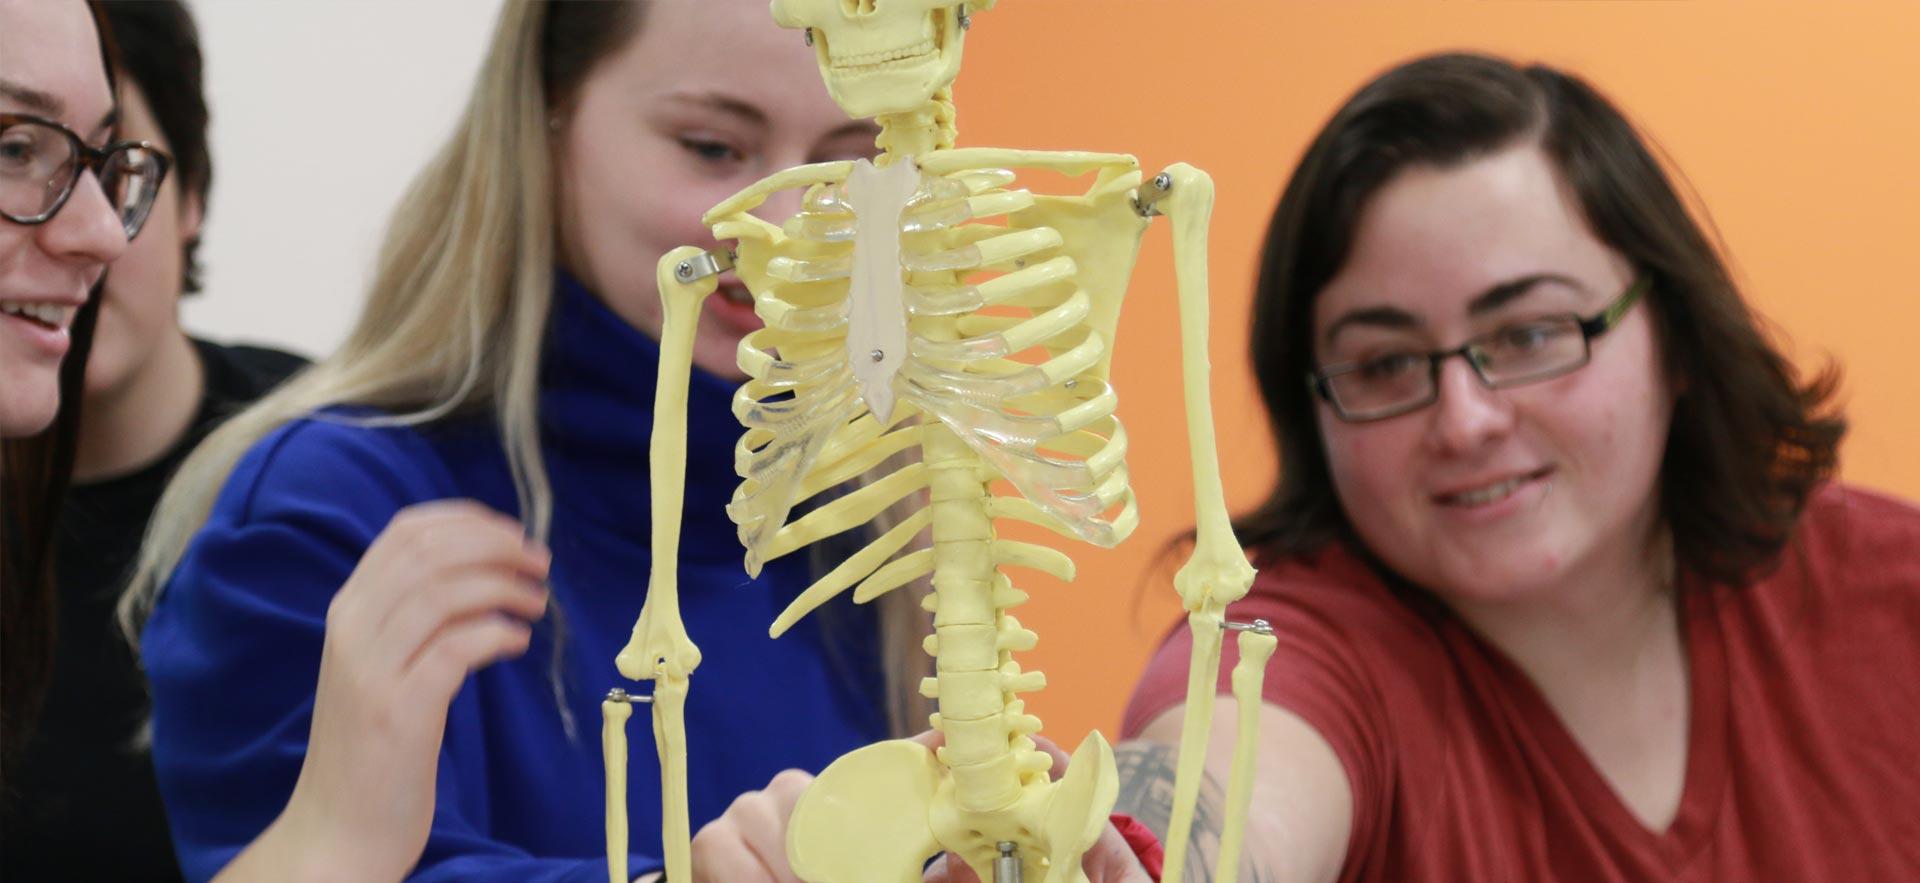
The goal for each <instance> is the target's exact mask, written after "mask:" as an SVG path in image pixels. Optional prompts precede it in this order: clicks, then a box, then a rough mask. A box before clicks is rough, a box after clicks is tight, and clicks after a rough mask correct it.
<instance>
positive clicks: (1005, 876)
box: [993, 840, 1020, 883]
mask: <svg viewBox="0 0 1920 883" xmlns="http://www.w3.org/2000/svg"><path fill="white" fill-rule="evenodd" d="M994 846H995V847H997V848H999V850H1000V857H999V858H996V859H994V860H993V883H1020V856H1018V855H1015V854H1014V852H1013V850H1014V847H1015V844H1014V842H1013V841H1011V840H1002V841H1000V842H999V843H996V844H994Z"/></svg>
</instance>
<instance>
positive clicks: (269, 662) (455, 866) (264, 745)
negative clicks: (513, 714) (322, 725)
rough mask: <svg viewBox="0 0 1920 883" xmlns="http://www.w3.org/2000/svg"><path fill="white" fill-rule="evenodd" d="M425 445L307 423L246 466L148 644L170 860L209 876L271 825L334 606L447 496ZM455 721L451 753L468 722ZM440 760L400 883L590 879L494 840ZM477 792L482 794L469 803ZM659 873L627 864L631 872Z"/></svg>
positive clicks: (566, 861)
mask: <svg viewBox="0 0 1920 883" xmlns="http://www.w3.org/2000/svg"><path fill="white" fill-rule="evenodd" d="M439 468H440V467H439V463H438V460H437V458H435V457H434V455H433V453H432V451H431V449H430V448H427V446H426V444H425V442H424V441H422V440H420V439H419V438H418V437H417V436H414V435H411V434H401V433H397V432H388V431H384V430H371V429H367V428H364V427H355V426H346V425H341V424H337V423H320V422H305V423H299V424H295V425H293V426H292V427H289V428H287V429H283V430H281V431H280V432H277V433H275V434H273V435H271V436H269V437H268V438H267V439H266V440H265V441H263V442H261V443H260V444H259V445H257V446H256V447H255V449H254V450H253V451H252V452H250V453H249V454H248V455H247V456H246V457H245V458H243V459H242V461H241V463H240V465H239V466H238V467H236V469H235V471H234V473H233V475H232V476H231V477H230V478H229V480H228V483H227V486H226V487H225V488H224V489H223V491H222V493H221V494H220V496H219V499H218V500H217V502H216V503H215V506H214V510H213V512H212V515H211V517H210V518H209V519H208V521H207V524H206V526H205V527H204V528H203V529H202V530H201V531H200V532H199V533H198V534H197V535H196V536H195V538H194V539H193V541H192V543H191V544H190V545H189V547H188V550H187V553H186V555H185V556H184V557H183V558H182V560H181V562H180V565H179V567H178V568H176V570H175V571H174V574H173V576H172V578H171V579H170V580H169V582H168V583H167V586H166V588H165V590H164V592H163V593H162V595H161V597H160V599H159V603H158V604H157V605H156V607H155V609H154V612H153V616H152V618H151V619H150V620H149V622H148V624H147V627H146V630H145V632H144V633H143V636H142V652H143V656H144V659H145V662H146V667H147V671H148V674H149V677H150V679H151V683H152V689H153V706H154V712H153V758H154V767H155V772H156V775H157V776H158V779H159V783H160V789H161V793H162V796H163V798H164V800H165V803H166V807H167V816H168V820H169V824H170V826H171V828H172V832H173V838H174V843H175V848H176V850H177V852H178V856H179V859H180V863H181V868H182V871H183V872H184V874H185V876H186V878H187V879H189V880H206V879H209V878H211V877H212V876H213V875H214V874H216V873H218V872H219V870H220V869H221V868H222V867H224V866H225V865H226V864H227V863H228V862H230V861H232V859H233V858H234V856H236V855H237V854H238V853H239V852H240V850H242V849H243V848H245V846H246V845H247V844H248V843H249V842H251V841H252V840H253V839H254V838H255V837H257V836H259V834H260V832H262V831H263V830H265V829H266V827H267V825H268V824H269V823H270V822H272V821H273V819H274V818H275V817H277V816H278V815H279V814H280V811H281V810H282V808H284V807H285V805H286V801H287V798H288V797H289V796H290V795H291V794H292V793H293V786H294V783H295V781H296V780H297V779H298V777H299V773H300V767H301V763H302V760H303V758H304V757H305V756H306V751H307V739H308V734H309V729H310V726H311V722H312V716H313V702H314V689H315V686H316V683H317V681H318V676H319V669H320V653H321V646H322V638H323V635H324V631H325V623H326V611H327V606H328V604H329V603H330V602H331V600H332V598H333V594H334V592H335V591H337V590H338V589H339V587H340V586H341V585H342V584H343V583H345V582H346V579H347V577H348V575H349V574H351V573H352V572H353V568H354V566H355V564H356V563H357V562H358V561H359V558H360V556H361V554H362V553H363V552H364V551H365V550H366V549H367V547H368V546H369V545H370V544H371V543H372V542H373V539H374V537H376V536H377V535H378V534H379V533H380V531H381V530H383V529H384V528H385V527H386V525H387V522H389V521H390V520H392V518H393V516H394V515H395V514H396V513H398V512H399V511H400V510H401V509H402V508H405V507H406V506H408V505H412V504H414V503H419V502H425V501H428V500H434V499H442V498H446V497H449V496H452V495H453V493H452V489H453V485H452V482H451V481H450V480H445V479H444V477H443V476H441V475H439V474H438V473H437V471H436V470H438V469H439ZM463 718H465V716H450V717H449V732H448V741H449V742H452V741H456V740H466V739H483V738H484V735H483V734H480V733H456V732H454V728H455V727H468V726H477V725H478V724H477V722H473V721H471V719H470V718H468V719H464V720H463ZM456 769H457V766H456V765H455V764H451V763H449V762H448V758H447V756H446V753H445V751H444V750H443V752H442V756H441V762H440V770H439V774H438V789H439V790H438V793H437V795H436V803H435V808H434V818H433V823H432V828H431V831H430V833H429V835H428V841H427V845H426V849H425V851H424V853H423V855H422V857H421V861H420V863H419V865H418V866H417V867H416V868H415V870H414V872H413V874H412V876H411V878H410V879H413V880H421V881H442V880H463V881H491V880H502V881H504V880H514V881H575V880H577V881H582V883H587V881H592V883H599V881H603V880H605V879H606V878H607V865H606V860H605V859H604V858H594V859H587V858H580V857H568V858H551V857H538V856H534V855H531V854H529V853H527V852H526V851H525V850H523V849H520V848H518V847H516V846H513V845H511V844H507V843H504V842H501V841H499V840H497V839H494V838H492V837H490V836H489V835H488V824H487V821H488V820H487V818H486V817H485V816H484V815H482V814H477V813H475V812H473V808H474V807H476V806H479V807H484V806H485V805H486V800H485V790H486V787H487V783H486V782H485V781H484V780H482V781H466V780H464V779H466V778H468V777H463V776H459V775H457V774H456V773H455V771H456ZM476 792H477V793H476ZM659 864H660V863H659V860H658V859H656V858H652V857H648V856H639V855H636V856H633V857H632V859H631V867H632V868H633V869H634V873H635V874H636V875H638V874H641V873H645V872H647V871H649V870H653V869H657V868H658V867H659Z"/></svg>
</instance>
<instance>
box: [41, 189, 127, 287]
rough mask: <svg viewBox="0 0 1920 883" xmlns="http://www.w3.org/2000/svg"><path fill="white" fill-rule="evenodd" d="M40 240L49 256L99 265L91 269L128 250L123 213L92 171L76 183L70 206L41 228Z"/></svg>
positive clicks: (70, 196)
mask: <svg viewBox="0 0 1920 883" xmlns="http://www.w3.org/2000/svg"><path fill="white" fill-rule="evenodd" d="M38 238H39V241H40V246H41V247H42V248H44V249H46V251H47V253H48V254H51V255H53V256H54V257H56V258H60V259H62V260H64V261H67V262H69V263H81V264H94V265H97V266H96V267H94V268H92V269H98V267H104V266H105V265H106V264H109V263H111V262H113V260H114V259H116V258H118V257H120V255H121V253H123V252H125V251H126V250H127V233H126V230H125V228H123V227H122V226H121V225H120V213H119V212H118V211H115V209H114V206H113V203H112V201H111V200H109V199H107V194H106V191H104V190H102V189H101V188H100V179H99V178H98V177H95V175H94V173H93V172H91V171H88V172H85V173H83V174H81V176H80V180H78V181H75V182H74V183H73V193H72V194H70V195H69V196H68V197H67V204H66V205H65V206H62V207H61V209H60V213H59V214H57V215H54V216H53V218H52V220H49V221H47V222H46V223H45V224H42V225H40V230H39V237H38ZM89 281H90V282H91V280H89Z"/></svg>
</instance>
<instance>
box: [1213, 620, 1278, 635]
mask: <svg viewBox="0 0 1920 883" xmlns="http://www.w3.org/2000/svg"><path fill="white" fill-rule="evenodd" d="M1220 627H1221V628H1223V629H1226V630H1227V631H1230V632H1252V633H1254V634H1256V635H1271V634H1273V623H1270V622H1268V621H1266V620H1264V619H1256V620H1254V621H1252V622H1233V621H1231V620H1228V621H1226V622H1222V623H1220Z"/></svg>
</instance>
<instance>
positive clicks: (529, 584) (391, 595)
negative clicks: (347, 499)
mask: <svg viewBox="0 0 1920 883" xmlns="http://www.w3.org/2000/svg"><path fill="white" fill-rule="evenodd" d="M548 566H549V555H548V553H547V551H546V550H545V549H544V548H543V547H541V546H540V545H539V544H537V543H532V542H530V541H528V540H527V539H526V538H524V537H523V536H522V535H521V532H520V526H519V524H518V523H517V522H515V521H514V520H513V519H511V518H508V517H506V516H504V515H501V514H500V513H497V512H494V511H492V510H490V509H487V508H486V507H484V506H481V505H480V504H478V503H474V502H471V501H466V500H442V501H436V502H432V503H425V504H421V505H417V506H411V507H408V508H407V509H404V510H401V512H400V513H399V514H398V515H396V516H394V518H393V521H392V522H390V523H389V524H388V525H387V528H386V529H385V530H384V531H382V532H381V534H380V536H379V537H377V538H376V539H375V540H374V542H373V545H372V546H371V547H369V548H368V550H367V553H366V554H365V555H364V556H362V558H361V560H360V563H359V564H358V565H357V566H356V567H355V568H354V572H353V575H352V576H351V577H350V578H349V579H348V580H347V584H346V585H345V586H343V587H342V588H341V591H340V592H339V593H338V594H337V595H336V596H335V597H334V599H333V601H332V602H331V604H330V605H329V607H328V610H327V638H328V642H329V644H334V645H339V646H341V648H342V650H343V652H345V653H346V654H347V655H349V656H351V657H352V658H354V659H356V660H360V661H361V664H366V665H370V666H372V667H373V668H374V669H376V673H378V674H384V675H387V676H398V675H399V673H400V670H401V669H402V668H403V667H405V666H407V665H410V664H411V663H412V661H413V660H414V659H416V658H417V657H418V656H419V654H420V653H421V652H422V651H423V650H424V649H425V644H426V641H427V640H428V638H429V637H430V636H431V635H433V634H434V633H435V632H437V631H438V630H440V629H441V628H443V627H444V626H445V625H447V624H448V623H450V622H453V621H456V620H460V619H463V618H467V617H472V616H477V615H481V614H486V613H499V614H505V615H509V616H514V617H518V618H520V619H526V620H534V619H538V618H540V616H541V615H542V614H543V613H544V610H545V605H546V592H545V590H544V589H543V588H542V586H541V585H540V584H541V583H542V581H544V579H545V578H546V573H547V568H548Z"/></svg>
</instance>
